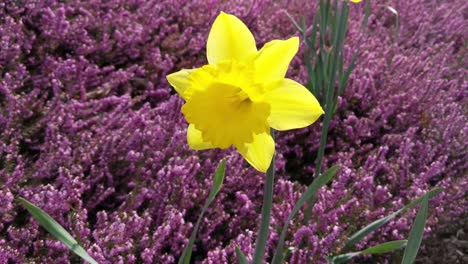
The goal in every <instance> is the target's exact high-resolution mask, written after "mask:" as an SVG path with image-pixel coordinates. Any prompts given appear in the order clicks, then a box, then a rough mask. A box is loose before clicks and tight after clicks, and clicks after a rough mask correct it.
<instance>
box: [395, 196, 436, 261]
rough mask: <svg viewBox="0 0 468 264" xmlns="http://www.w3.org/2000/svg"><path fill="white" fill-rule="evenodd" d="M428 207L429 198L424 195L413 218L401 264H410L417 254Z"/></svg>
mask: <svg viewBox="0 0 468 264" xmlns="http://www.w3.org/2000/svg"><path fill="white" fill-rule="evenodd" d="M428 207H429V199H428V197H427V196H425V197H424V198H423V200H422V203H421V207H420V208H419V211H418V214H417V215H416V219H415V220H414V224H413V227H412V228H411V231H410V234H409V238H408V246H407V247H406V249H405V254H404V255H403V260H402V261H401V263H402V264H412V263H414V260H415V259H416V255H418V251H419V246H421V241H422V238H423V234H424V226H425V225H426V218H427V210H428Z"/></svg>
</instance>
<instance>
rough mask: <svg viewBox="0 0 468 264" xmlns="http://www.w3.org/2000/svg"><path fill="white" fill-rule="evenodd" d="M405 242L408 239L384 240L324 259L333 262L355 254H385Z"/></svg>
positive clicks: (350, 257)
mask: <svg viewBox="0 0 468 264" xmlns="http://www.w3.org/2000/svg"><path fill="white" fill-rule="evenodd" d="M407 242H408V240H395V241H390V242H385V243H382V244H379V245H377V246H373V247H370V248H367V249H365V250H362V251H358V252H350V253H345V254H341V255H338V256H333V257H327V258H326V259H327V261H328V262H330V263H333V264H340V263H345V262H346V261H348V260H350V259H352V258H354V257H356V256H359V255H362V254H373V255H377V254H385V253H389V252H392V251H394V250H397V249H401V248H403V247H405V246H406V243H407Z"/></svg>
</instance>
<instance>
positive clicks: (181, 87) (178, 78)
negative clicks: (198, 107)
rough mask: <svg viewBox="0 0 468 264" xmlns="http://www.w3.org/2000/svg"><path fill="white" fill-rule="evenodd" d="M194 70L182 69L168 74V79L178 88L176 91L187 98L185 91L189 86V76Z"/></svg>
mask: <svg viewBox="0 0 468 264" xmlns="http://www.w3.org/2000/svg"><path fill="white" fill-rule="evenodd" d="M192 72H193V70H180V71H178V72H174V73H171V74H169V75H168V76H166V78H167V81H168V82H169V83H170V84H171V86H172V87H174V89H175V90H176V92H177V93H178V94H179V95H180V96H181V97H182V98H184V99H185V97H184V92H185V90H186V89H187V87H189V85H190V82H189V76H190V74H191V73H192Z"/></svg>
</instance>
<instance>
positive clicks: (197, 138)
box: [187, 124, 213, 150]
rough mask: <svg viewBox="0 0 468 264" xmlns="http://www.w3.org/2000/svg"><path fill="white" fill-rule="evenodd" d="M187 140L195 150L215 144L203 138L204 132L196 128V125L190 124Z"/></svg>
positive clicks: (208, 147)
mask: <svg viewBox="0 0 468 264" xmlns="http://www.w3.org/2000/svg"><path fill="white" fill-rule="evenodd" d="M187 142H188V144H189V147H190V148H191V149H194V150H203V149H210V148H213V146H212V145H211V144H210V143H209V142H206V141H204V140H203V137H202V132H201V131H200V130H198V129H196V128H195V125H193V124H190V125H189V127H188V128H187Z"/></svg>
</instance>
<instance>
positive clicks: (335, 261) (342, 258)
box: [325, 252, 359, 264]
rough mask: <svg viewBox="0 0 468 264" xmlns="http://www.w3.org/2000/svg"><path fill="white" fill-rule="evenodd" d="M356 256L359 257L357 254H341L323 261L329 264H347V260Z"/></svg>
mask: <svg viewBox="0 0 468 264" xmlns="http://www.w3.org/2000/svg"><path fill="white" fill-rule="evenodd" d="M358 255H359V252H351V253H346V254H341V255H338V256H333V257H325V259H326V260H327V261H328V262H329V263H330V264H341V263H345V262H347V261H348V260H350V259H352V258H354V257H355V256H358Z"/></svg>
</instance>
